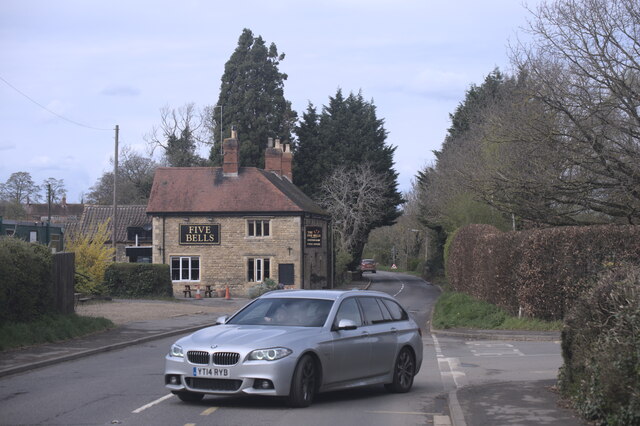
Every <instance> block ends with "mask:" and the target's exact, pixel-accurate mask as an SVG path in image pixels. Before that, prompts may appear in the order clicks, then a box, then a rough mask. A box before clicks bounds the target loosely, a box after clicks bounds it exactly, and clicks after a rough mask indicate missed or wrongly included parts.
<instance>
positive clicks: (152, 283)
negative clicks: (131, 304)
mask: <svg viewBox="0 0 640 426" xmlns="http://www.w3.org/2000/svg"><path fill="white" fill-rule="evenodd" d="M104 287H105V289H106V291H107V292H108V293H109V294H110V295H111V296H119V297H145V296H168V297H173V286H172V284H171V277H170V273H169V265H160V264H150V263H112V264H111V265H109V266H108V267H107V270H106V271H105V274H104Z"/></svg>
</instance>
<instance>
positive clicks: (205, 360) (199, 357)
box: [187, 351, 209, 365]
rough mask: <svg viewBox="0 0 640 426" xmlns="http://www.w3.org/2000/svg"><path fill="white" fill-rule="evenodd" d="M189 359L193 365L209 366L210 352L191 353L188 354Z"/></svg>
mask: <svg viewBox="0 0 640 426" xmlns="http://www.w3.org/2000/svg"><path fill="white" fill-rule="evenodd" d="M187 359H188V360H189V362H191V363H193V364H204V365H208V364H209V352H204V351H189V352H187Z"/></svg>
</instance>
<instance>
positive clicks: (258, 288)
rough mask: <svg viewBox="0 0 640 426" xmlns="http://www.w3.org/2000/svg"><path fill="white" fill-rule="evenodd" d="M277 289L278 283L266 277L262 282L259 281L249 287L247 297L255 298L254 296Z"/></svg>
mask: <svg viewBox="0 0 640 426" xmlns="http://www.w3.org/2000/svg"><path fill="white" fill-rule="evenodd" d="M277 289H278V283H276V282H275V281H274V280H272V279H271V278H267V279H266V280H264V282H261V283H260V284H258V285H254V286H253V287H251V288H249V297H250V298H251V299H255V298H256V297H260V296H262V295H263V294H265V293H268V292H270V291H273V290H277Z"/></svg>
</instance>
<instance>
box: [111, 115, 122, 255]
mask: <svg viewBox="0 0 640 426" xmlns="http://www.w3.org/2000/svg"><path fill="white" fill-rule="evenodd" d="M119 132H120V127H119V126H118V125H117V124H116V151H115V154H114V156H113V218H112V219H111V226H112V233H111V244H112V245H113V261H114V262H115V260H116V254H117V248H116V228H117V226H116V225H117V221H118V219H117V213H118V202H117V201H116V195H117V193H118V189H117V188H118V184H117V182H118V133H119Z"/></svg>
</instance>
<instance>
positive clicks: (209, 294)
mask: <svg viewBox="0 0 640 426" xmlns="http://www.w3.org/2000/svg"><path fill="white" fill-rule="evenodd" d="M205 288H206V290H205V291H204V297H213V289H212V288H211V286H210V285H207V286H205Z"/></svg>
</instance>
